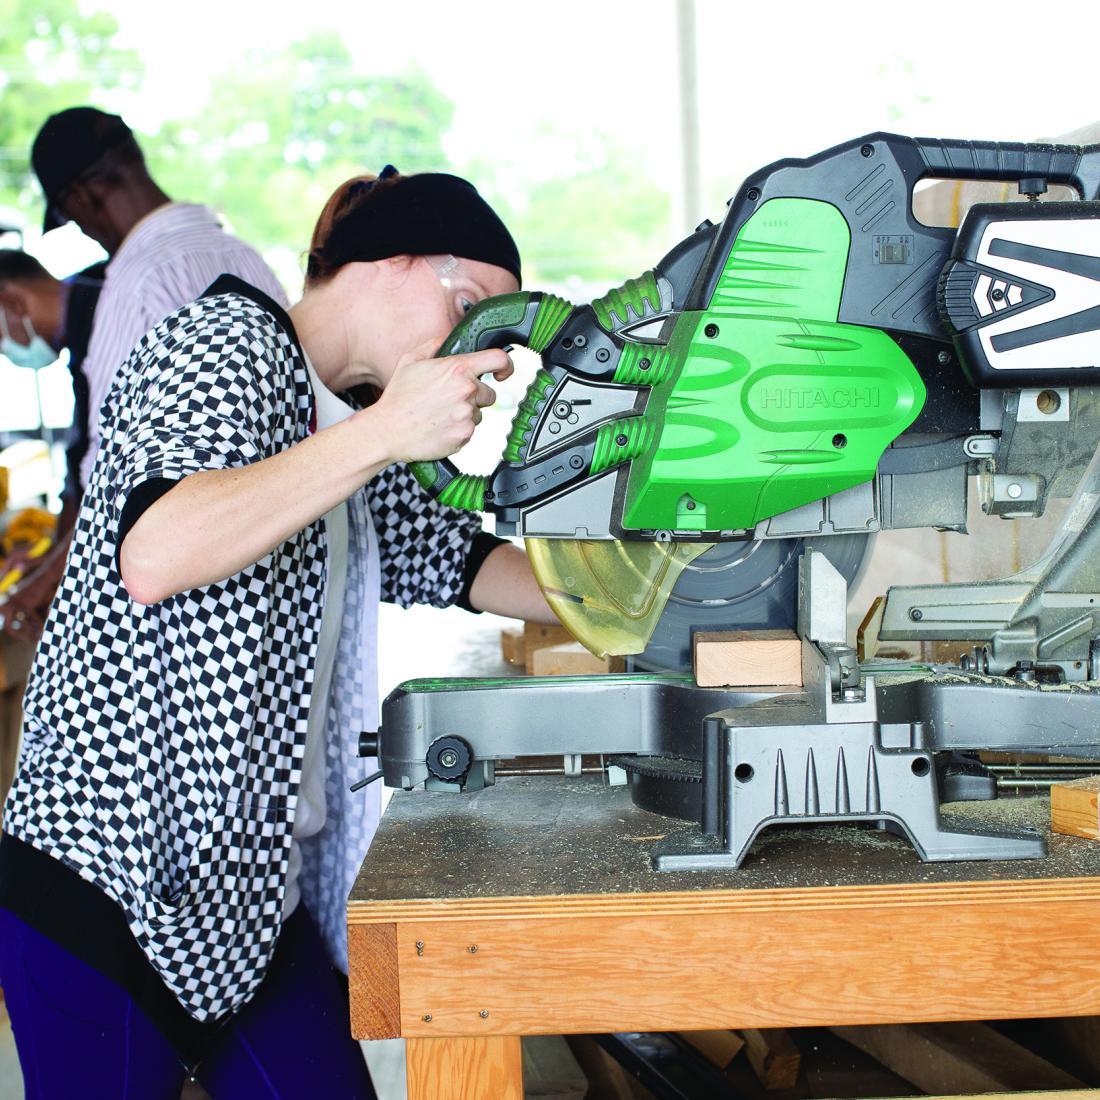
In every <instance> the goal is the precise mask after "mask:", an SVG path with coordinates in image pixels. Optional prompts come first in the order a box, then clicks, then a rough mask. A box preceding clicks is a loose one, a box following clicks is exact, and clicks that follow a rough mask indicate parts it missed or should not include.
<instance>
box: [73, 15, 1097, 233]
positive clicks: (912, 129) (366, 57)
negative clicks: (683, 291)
mask: <svg viewBox="0 0 1100 1100" xmlns="http://www.w3.org/2000/svg"><path fill="white" fill-rule="evenodd" d="M86 6H95V7H101V8H105V9H107V10H109V11H111V12H112V13H113V14H114V15H115V17H116V18H117V19H118V21H119V24H120V26H121V28H122V36H123V39H124V40H125V42H126V44H128V45H132V46H134V47H135V48H137V49H138V50H139V51H140V53H141V54H142V57H143V59H144V61H145V65H146V73H147V76H146V84H145V89H144V92H143V95H142V100H141V103H140V104H139V105H138V106H137V107H136V108H135V109H134V110H132V111H131V113H132V114H133V115H134V118H135V121H137V122H138V123H139V124H141V125H142V126H143V128H152V127H155V126H156V124H157V123H158V122H159V120H160V118H161V117H163V116H164V115H166V114H168V115H170V114H172V113H177V112H179V113H182V112H184V111H186V110H188V109H189V108H190V107H192V106H193V105H194V103H195V102H196V101H199V100H201V98H202V97H203V96H204V92H205V86H206V81H207V79H208V77H209V74H210V73H211V72H213V71H216V70H218V69H221V68H226V67H232V66H236V65H239V64H240V63H241V60H242V54H243V53H244V52H245V51H246V50H247V49H248V48H250V47H271V46H279V45H281V44H284V43H286V42H288V41H290V40H292V39H293V38H295V37H297V36H299V35H300V34H302V33H304V32H306V31H307V30H309V29H311V28H321V27H327V28H337V29H339V30H340V31H341V32H342V34H343V37H344V41H345V42H346V43H347V45H348V47H349V49H350V50H351V52H352V53H353V55H354V56H355V58H356V60H357V62H358V64H359V66H360V68H361V71H362V73H363V74H364V76H369V75H370V74H372V73H378V72H387V71H401V70H405V69H408V68H409V67H413V66H415V67H419V68H421V69H423V70H424V71H425V72H426V73H428V74H429V75H430V76H431V78H432V79H433V80H434V81H435V82H436V84H437V85H438V86H439V87H440V88H441V89H442V90H443V91H444V92H445V93H446V94H447V95H448V96H449V97H450V98H451V99H452V100H453V101H454V102H455V105H456V116H455V127H454V131H453V133H452V134H451V136H450V139H449V151H450V152H451V154H452V155H453V156H454V157H455V159H456V160H459V161H461V160H465V159H466V158H467V157H469V156H472V155H475V154H476V155H479V156H493V155H494V154H496V155H498V156H501V157H502V158H504V159H506V160H507V161H509V162H513V163H517V162H518V163H519V164H520V165H522V166H524V168H525V169H528V170H530V171H532V172H535V173H537V172H538V170H539V158H540V157H543V156H545V154H546V149H545V143H544V142H543V141H539V140H537V139H536V131H537V130H538V129H539V128H540V126H542V125H544V124H545V123H546V122H550V123H552V124H554V125H555V126H556V127H557V128H559V129H561V130H564V131H566V132H580V133H583V132H584V131H586V130H592V129H597V130H600V131H603V132H605V133H608V134H611V135H613V136H614V137H615V138H616V139H618V140H619V141H620V142H622V143H623V144H625V145H627V146H628V147H630V148H632V149H636V150H637V152H638V154H639V167H640V168H641V170H643V171H645V172H646V173H648V174H650V175H652V176H654V177H655V178H657V179H658V180H661V179H666V178H667V179H668V181H669V185H670V187H672V186H674V185H675V181H676V179H677V164H678V159H677V158H678V122H677V120H678V82H677V74H676V5H675V3H674V0H633V2H631V3H623V2H622V0H619V2H616V3H608V2H606V0H605V2H603V3H601V2H599V0H584V2H580V0H554V2H553V3H549V4H521V3H516V2H514V0H513V2H507V3H506V2H502V0H467V2H466V3H457V2H455V0H447V2H446V3H442V2H439V0H404V2H398V3H386V2H378V0H374V2H371V0H366V2H359V3H349V2H348V0H311V2H310V3H309V4H302V3H300V2H295V3H288V2H286V0H268V2H266V3H263V4H262V5H261V4H259V3H252V2H249V3H241V2H233V0H228V2H227V0H189V3H188V4H187V5H186V6H184V7H177V8H176V9H175V11H176V14H175V15H174V16H173V17H172V18H170V19H169V18H168V17H166V13H165V6H164V5H162V4H159V3H150V2H149V0H86ZM1042 10H1043V9H1042V8H1041V7H1036V6H1035V5H1034V4H1028V5H1026V6H1025V5H1024V4H1022V3H1016V2H1015V0H1008V2H1006V3H1003V4H1001V5H999V6H996V7H995V9H991V8H990V6H989V5H986V4H965V3H961V2H959V0H953V2H951V3H947V2H944V0H924V2H922V3H920V4H916V5H903V4H892V3H888V2H884V0H877V2H874V3H871V2H867V0H858V2H850V3H843V2H838V3H834V4H822V3H820V2H815V3H811V2H806V0H784V2H783V3H774V2H773V3H771V4H750V3H735V2H727V0H697V4H696V13H697V14H696V22H697V29H698V56H699V69H698V72H699V99H700V113H701V133H702V141H701V145H702V175H703V177H704V188H703V191H704V194H705V195H708V196H709V195H710V194H711V192H714V191H715V188H721V189H722V191H719V192H716V193H723V192H724V191H729V190H732V189H733V188H734V186H735V185H736V184H737V183H738V182H739V181H740V180H741V179H742V178H743V177H744V176H745V175H746V174H747V173H748V172H749V171H751V170H752V169H754V168H756V167H759V166H760V165H763V164H766V163H768V162H770V161H771V160H774V159H777V158H779V157H783V156H802V155H807V154H810V153H813V152H815V151H817V150H819V149H822V148H825V147H827V146H829V145H831V144H835V143H836V142H838V141H843V140H845V139H847V138H851V137H856V136H858V135H860V134H862V133H866V132H869V131H872V130H876V129H889V130H895V131H899V132H903V133H911V134H918V135H921V136H938V137H968V138H980V139H990V140H996V139H999V140H1026V139H1028V138H1036V137H1041V136H1051V135H1054V134H1060V133H1064V132H1066V131H1069V130H1073V129H1076V128H1078V127H1080V126H1083V125H1085V124H1087V123H1090V122H1092V121H1093V120H1094V119H1095V118H1097V117H1098V116H1100V107H1098V106H1097V105H1096V104H1095V102H1094V99H1095V76H1094V74H1095V65H1096V62H1095V53H1096V46H1095V40H1094V38H1093V36H1092V35H1091V34H1080V33H1078V34H1074V33H1072V28H1073V26H1074V24H1073V23H1072V22H1067V21H1066V19H1064V18H1062V17H1059V18H1051V19H1049V20H1048V19H1045V18H1043V16H1042ZM184 12H186V16H187V17H186V18H184V17H183V13H184ZM1063 14H1064V13H1063ZM546 171H547V172H552V171H553V168H552V166H551V165H547V166H546ZM524 174H525V175H527V171H525V172H524ZM711 201H717V200H711ZM608 204H609V210H613V208H614V196H608ZM720 212H721V210H720V209H719V210H717V211H716V210H714V209H713V208H708V209H707V210H703V211H699V212H698V214H699V216H700V217H701V216H703V214H710V215H711V216H714V215H715V214H716V213H720ZM593 247H599V245H598V242H593Z"/></svg>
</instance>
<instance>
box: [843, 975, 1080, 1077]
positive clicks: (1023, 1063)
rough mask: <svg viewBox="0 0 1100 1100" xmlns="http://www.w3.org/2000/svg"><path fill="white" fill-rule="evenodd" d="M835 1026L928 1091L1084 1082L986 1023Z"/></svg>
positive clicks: (849, 1040) (897, 1072) (869, 1052)
mask: <svg viewBox="0 0 1100 1100" xmlns="http://www.w3.org/2000/svg"><path fill="white" fill-rule="evenodd" d="M968 978H969V976H968ZM833 1031H834V1032H835V1033H836V1034H837V1035H839V1036H840V1037H841V1038H842V1039H844V1040H845V1041H846V1042H849V1043H851V1044H852V1046H854V1047H857V1048H858V1049H859V1050H862V1051H863V1052H864V1053H866V1054H870V1055H871V1056H872V1057H873V1058H875V1059H877V1060H878V1061H879V1062H881V1063H882V1064H883V1065H884V1066H886V1067H887V1068H888V1069H890V1070H892V1071H893V1072H894V1073H896V1074H898V1076H899V1077H904V1078H905V1080H906V1081H909V1082H911V1083H912V1084H914V1085H916V1086H917V1087H918V1088H920V1089H923V1090H924V1091H925V1092H928V1093H967V1092H990V1091H1006V1090H1007V1091H1015V1090H1018V1089H1075V1088H1080V1087H1082V1083H1081V1082H1080V1081H1078V1080H1077V1078H1075V1077H1073V1076H1072V1075H1071V1074H1069V1073H1067V1072H1066V1071H1065V1070H1063V1069H1060V1068H1059V1067H1058V1066H1055V1065H1052V1064H1051V1063H1050V1062H1048V1061H1047V1060H1046V1059H1045V1058H1041V1057H1040V1056H1039V1055H1038V1054H1035V1053H1034V1052H1032V1051H1030V1050H1028V1049H1027V1048H1026V1047H1023V1046H1021V1045H1020V1044H1019V1043H1016V1042H1014V1041H1013V1040H1012V1039H1009V1038H1008V1037H1007V1036H1006V1035H1002V1034H1001V1033H1000V1032H999V1031H996V1030H995V1029H994V1028H992V1027H990V1026H989V1025H988V1024H981V1023H970V1022H967V1023H956V1024H905V1025H901V1026H895V1027H839V1028H834V1029H833Z"/></svg>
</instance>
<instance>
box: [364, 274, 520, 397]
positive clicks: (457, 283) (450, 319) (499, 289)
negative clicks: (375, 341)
mask: <svg viewBox="0 0 1100 1100" xmlns="http://www.w3.org/2000/svg"><path fill="white" fill-rule="evenodd" d="M391 280H392V286H391V294H390V308H389V309H387V310H386V311H385V323H384V329H383V331H382V332H380V333H379V336H380V337H381V340H380V343H381V344H382V345H384V346H383V347H381V348H379V349H378V351H379V352H380V354H377V355H376V357H375V364H376V370H377V371H378V373H379V375H382V376H383V377H380V378H379V382H380V384H381V385H383V386H385V384H386V383H387V382H388V381H389V379H390V378H391V377H392V375H393V371H394V369H395V368H396V366H397V364H398V362H400V361H401V360H402V359H405V358H407V357H409V356H410V355H415V354H418V353H421V354H422V355H423V356H424V357H428V356H431V355H434V354H435V352H436V351H437V350H438V349H439V347H440V346H441V345H442V343H443V341H444V340H445V339H446V338H447V336H448V335H449V334H450V332H451V330H452V329H453V328H454V327H455V325H457V324H458V323H459V322H460V321H461V320H462V318H463V317H464V316H465V315H466V314H467V313H468V312H469V311H470V310H471V309H472V308H473V307H474V306H476V305H477V303H478V302H480V301H482V300H483V299H485V298H493V297H495V296H496V295H498V294H512V293H514V292H515V291H517V290H519V283H518V282H517V281H516V278H515V276H514V275H512V274H511V273H510V272H508V271H505V270H504V268H502V267H496V266H494V265H493V264H487V263H482V262H481V261H479V260H467V259H464V258H462V257H460V256H459V257H455V256H415V257H412V258H411V259H410V261H409V263H408V265H407V266H406V267H405V268H404V270H403V271H396V270H395V271H393V272H391Z"/></svg>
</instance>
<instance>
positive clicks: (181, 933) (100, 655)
mask: <svg viewBox="0 0 1100 1100" xmlns="http://www.w3.org/2000/svg"><path fill="white" fill-rule="evenodd" d="M229 285H230V290H229V291H228V292H226V291H225V283H224V280H222V281H220V282H219V283H218V284H215V286H214V287H212V288H211V291H209V292H208V296H207V297H204V298H202V299H200V300H199V301H197V302H195V303H193V304H191V305H188V306H185V307H184V308H182V309H180V310H177V311H176V312H175V313H173V314H172V315H170V316H169V317H167V318H166V319H165V320H164V321H163V322H161V323H160V324H159V325H157V327H156V328H154V329H152V330H151V331H150V332H149V333H147V334H146V336H145V337H144V338H143V339H142V340H141V342H140V343H139V344H138V346H137V347H136V348H135V349H134V351H133V352H132V354H131V355H130V357H129V358H128V360H127V361H126V363H125V364H124V365H123V366H122V368H121V369H120V370H119V373H118V376H117V378H116V381H115V384H114V386H113V387H112V389H111V392H110V393H109V395H108V397H107V400H106V403H105V405H104V409H103V413H102V419H101V425H102V428H103V445H102V448H101V451H100V454H99V457H98V459H97V461H96V465H95V468H94V471H93V474H92V479H91V483H90V485H89V488H88V491H87V494H86V496H85V498H84V503H83V506H82V509H81V513H80V517H79V520H78V523H77V528H76V532H75V536H74V540H73V545H72V549H71V551H70V556H69V560H68V564H67V567H66V571H65V576H64V579H63V581H62V583H61V587H60V589H59V590H58V594H57V597H56V599H55V601H54V604H53V607H52V608H51V611H50V615H49V619H48V622H47V624H46V629H45V633H44V635H43V638H42V642H41V645H40V646H39V649H38V653H37V657H36V660H35V664H34V668H33V671H32V674H31V681H30V685H29V688H28V691H27V696H26V700H25V725H24V733H23V749H22V755H21V758H20V766H19V772H18V775H17V777H16V780H15V782H14V784H13V787H12V791H11V795H10V797H9V800H8V803H7V806H6V809H5V816H4V828H5V830H6V831H8V832H10V833H11V834H12V835H13V836H15V837H16V838H18V839H19V840H22V841H23V842H25V843H27V844H30V845H32V846H33V847H35V848H37V849H39V850H40V851H42V852H44V853H46V854H47V855H50V856H52V857H54V858H55V859H58V860H60V861H62V862H63V863H64V864H66V865H67V866H68V867H70V868H71V869H73V870H75V871H77V872H78V873H79V875H80V876H81V877H82V878H83V879H85V880H87V881H89V882H91V883H93V884H94V885H96V886H97V887H98V888H99V889H101V890H102V891H103V892H104V893H105V894H107V895H108V896H109V897H110V898H111V899H113V900H114V901H115V902H116V903H117V904H118V905H119V906H120V907H121V908H122V910H123V912H124V913H125V915H126V919H127V923H128V925H129V927H130V930H131V931H132V932H133V935H134V936H135V938H136V940H137V942H138V944H139V945H140V947H141V948H142V950H143V951H144V952H145V954H146V956H147V957H148V958H149V960H150V961H151V963H152V964H153V966H154V967H155V969H156V970H157V971H158V973H159V974H160V975H161V977H162V978H163V979H164V982H165V983H166V985H167V986H168V987H169V988H170V989H171V990H172V991H173V992H174V993H175V995H176V996H177V997H178V998H179V1000H180V1002H181V1003H182V1004H183V1005H184V1007H185V1008H186V1009H187V1010H188V1011H189V1012H190V1013H191V1015H192V1016H193V1017H195V1018H196V1019H199V1020H213V1019H216V1018H218V1017H220V1016H222V1015H223V1014H225V1013H227V1012H231V1011H234V1010H236V1009H237V1008H239V1007H240V1006H241V1005H242V1004H243V1003H244V1002H245V1001H246V1000H247V999H248V997H249V995H250V994H251V992H252V991H253V990H254V989H255V987H256V986H257V985H258V984H259V982H260V980H261V978H262V977H263V973H264V970H265V967H266V965H267V963H268V960H269V958H270V955H271V952H272V950H273V948H274V945H275V941H276V939H277V937H278V934H279V929H280V925H281V919H282V912H283V889H284V883H285V878H286V872H287V861H288V856H289V851H290V842H291V827H292V824H293V819H294V814H295V807H296V802H297V797H298V788H299V782H300V776H301V763H302V755H303V750H304V746H305V739H306V729H307V719H308V710H309V701H310V691H311V687H312V682H313V663H314V656H315V652H316V647H317V641H318V631H319V626H320V621H321V613H322V610H323V599H324V589H325V572H326V544H325V534H324V529H323V521H321V520H319V521H318V522H316V523H314V524H312V525H311V526H309V527H307V528H305V529H304V530H303V531H300V532H299V533H298V534H296V535H294V536H293V537H292V538H290V539H288V540H287V541H286V542H284V543H283V544H282V545H280V546H278V547H277V548H276V549H275V550H273V551H272V552H271V553H270V554H268V555H267V556H266V557H265V558H263V559H262V560H261V561H258V562H256V563H255V564H253V565H250V566H248V567H247V568H246V569H244V570H242V571H241V572H240V573H238V574H236V575H235V576H232V577H230V578H229V579H227V580H225V581H222V582H220V583H217V584H211V585H209V586H207V587H205V588H202V589H196V590H193V591H189V592H184V593H181V594H180V595H178V596H174V597H171V598H170V599H167V600H164V601H162V602H161V603H158V604H155V605H153V606H142V605H139V604H136V603H134V602H133V601H132V600H131V599H130V598H129V596H128V594H127V592H126V589H125V588H124V587H123V584H122V580H121V577H120V575H119V571H118V565H117V533H118V531H119V526H120V521H122V522H123V523H124V524H125V523H126V522H127V517H125V516H124V514H123V513H124V510H125V509H126V504H127V501H132V500H137V499H139V498H140V497H141V495H142V494H141V493H140V492H138V490H140V488H141V487H142V486H143V485H145V486H148V485H149V484H150V483H153V482H155V481H157V479H167V480H168V481H178V480H179V479H181V478H183V477H186V476H187V475H189V474H192V473H196V472H198V471H200V470H216V469H226V468H233V467H240V466H244V465H247V464H249V463H252V462H257V461H260V460H261V459H264V458H268V457H270V456H272V455H274V454H276V453H278V452H280V451H283V450H285V449H287V448H288V447H290V446H292V445H293V444H295V443H297V442H299V441H301V440H302V439H305V438H306V436H307V435H308V434H309V431H310V418H311V411H312V391H311V387H310V383H309V378H308V374H307V370H306V366H305V362H304V359H303V357H302V354H301V351H300V349H299V348H298V346H297V343H296V339H295V337H294V334H293V331H292V329H291V328H290V326H289V321H282V320H277V319H276V316H275V315H274V314H273V312H272V311H271V310H269V309H267V308H265V307H264V305H262V304H261V302H262V300H263V296H262V295H259V296H253V295H251V294H248V293H242V292H240V291H239V290H234V289H232V284H229ZM240 286H242V287H243V284H240ZM275 308H276V309H277V307H275ZM161 484H163V482H161ZM353 502H354V504H355V505H356V506H357V507H356V508H355V509H353V510H352V511H351V512H349V515H351V516H354V515H356V513H358V514H359V515H360V516H362V517H367V516H369V517H371V518H372V519H373V524H374V527H375V530H376V532H377V542H378V548H379V556H380V574H381V587H382V597H383V599H387V600H390V601H393V602H396V603H399V604H402V605H407V604H409V603H412V602H426V603H433V604H436V605H437V606H442V605H445V604H448V603H453V602H455V600H456V599H457V597H458V595H459V593H460V591H461V589H462V586H463V566H464V562H465V558H466V555H467V553H468V552H469V549H470V545H471V543H472V541H473V540H474V537H475V535H476V533H477V531H478V530H479V529H480V522H479V520H478V518H477V517H476V516H463V515H461V514H459V513H455V512H452V511H451V510H449V509H442V508H440V507H439V506H437V505H435V504H434V503H433V502H432V501H430V500H429V499H428V498H427V497H426V496H425V495H424V494H423V492H422V491H421V490H420V488H419V486H417V484H416V482H415V480H414V479H413V478H412V476H411V474H410V473H409V472H408V471H407V470H406V469H405V468H404V467H400V466H399V467H391V468H390V469H388V470H386V471H384V472H383V473H382V474H380V475H379V476H378V477H376V478H375V479H374V480H373V481H372V482H371V483H370V484H369V485H368V487H367V489H366V490H365V491H364V492H363V493H361V494H357V497H356V498H353ZM367 509H369V511H367ZM131 513H132V508H131ZM132 520H133V516H132V514H131V515H130V516H129V522H132ZM225 537H226V538H229V539H231V538H232V537H233V532H232V531H226V532H225ZM360 728H363V727H360ZM340 782H341V783H343V777H341V778H340ZM349 850H350V849H349ZM358 854H359V856H360V858H361V855H362V851H359V853H358ZM336 897H337V901H338V903H340V904H342V901H343V897H346V892H345V893H344V894H343V895H342V896H340V895H339V891H338V890H337V891H336Z"/></svg>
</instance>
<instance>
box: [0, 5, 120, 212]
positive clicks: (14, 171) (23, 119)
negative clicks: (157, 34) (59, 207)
mask: <svg viewBox="0 0 1100 1100" xmlns="http://www.w3.org/2000/svg"><path fill="white" fill-rule="evenodd" d="M117 33H118V24H117V23H116V22H115V20H114V18H113V17H112V16H110V15H107V14H105V13H103V12H95V13H91V14H85V13H83V12H82V11H81V9H80V6H79V4H78V3H77V0H0V203H3V204H5V205H7V206H14V207H17V208H19V209H20V210H23V211H24V212H25V213H26V215H27V218H28V220H30V221H32V222H33V221H35V220H36V219H37V217H38V215H39V212H40V211H41V206H42V194H41V192H40V191H39V189H38V185H37V183H36V182H35V179H34V176H33V174H32V173H31V168H30V151H31V142H32V141H33V140H34V135H35V134H36V133H37V131H38V128H39V127H40V126H41V125H42V123H43V122H44V121H45V120H46V118H47V116H48V115H50V114H52V113H53V112H54V111H58V110H61V109H62V108H65V107H72V106H75V105H77V104H81V103H97V104H99V103H102V102H103V101H104V99H105V98H109V97H110V96H112V95H113V96H117V95H118V94H119V93H127V92H132V91H133V90H135V89H136V88H137V87H138V85H139V84H140V82H141V77H142V67H141V63H140V61H139V60H138V57H137V55H136V54H135V53H134V52H133V51H132V50H122V49H119V48H117V47H116V46H115V45H114V44H113V41H114V38H115V35H116V34H117Z"/></svg>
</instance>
